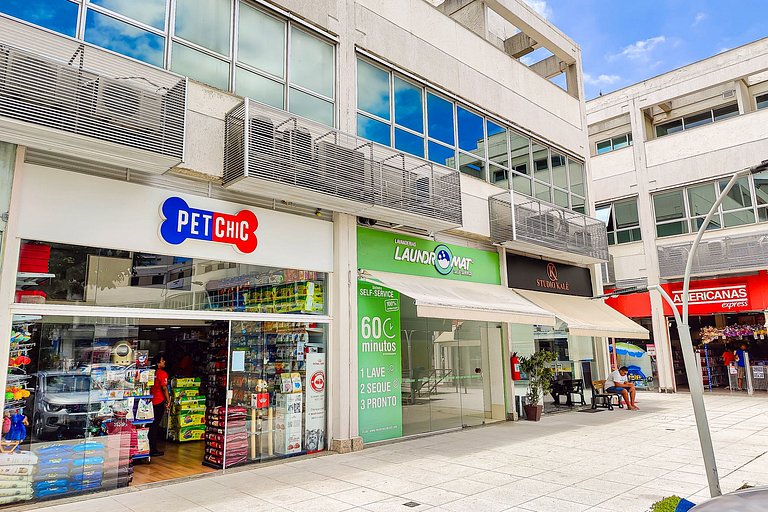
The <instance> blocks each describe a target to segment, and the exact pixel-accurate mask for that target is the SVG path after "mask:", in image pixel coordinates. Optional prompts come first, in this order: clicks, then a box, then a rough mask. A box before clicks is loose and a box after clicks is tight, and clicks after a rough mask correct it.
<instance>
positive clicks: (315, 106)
mask: <svg viewBox="0 0 768 512" xmlns="http://www.w3.org/2000/svg"><path fill="white" fill-rule="evenodd" d="M288 110H289V111H290V112H293V113H294V114H298V115H300V116H303V117H306V118H308V119H312V120H314V121H317V122H318V123H323V124H326V125H328V126H333V119H334V113H333V103H332V102H330V101H326V100H324V99H321V98H318V97H317V96H312V95H311V94H307V93H305V92H303V91H299V90H297V89H294V88H291V90H290V91H288Z"/></svg>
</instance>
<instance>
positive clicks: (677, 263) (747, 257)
mask: <svg viewBox="0 0 768 512" xmlns="http://www.w3.org/2000/svg"><path fill="white" fill-rule="evenodd" d="M691 245H692V242H685V243H680V244H674V245H663V246H660V247H658V256H659V275H660V277H661V278H662V279H671V278H676V277H681V276H682V275H683V274H685V264H686V262H687V261H688V254H689V252H690V250H691ZM766 267H768V232H762V233H755V234H750V235H742V236H725V237H722V238H716V239H713V240H702V242H701V243H700V244H699V248H698V249H697V251H696V254H695V255H694V259H693V269H692V271H691V272H692V273H693V274H696V275H701V274H722V273H727V272H732V271H744V270H754V269H764V268H766Z"/></svg>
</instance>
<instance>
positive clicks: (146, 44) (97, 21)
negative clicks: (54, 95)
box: [85, 9, 226, 88]
mask: <svg viewBox="0 0 768 512" xmlns="http://www.w3.org/2000/svg"><path fill="white" fill-rule="evenodd" d="M85 41H86V42H89V43H93V44H95V45H98V46H101V47H102V48H106V49H108V50H112V51H114V52H117V53H121V54H123V55H127V56H128V57H133V58H134V59H138V60H140V61H143V62H146V63H147V64H152V65H153V66H159V67H162V65H163V55H164V54H165V39H164V38H163V37H161V36H158V35H156V34H153V33H151V32H148V31H146V30H142V29H140V28H136V27H134V26H133V25H129V24H128V23H125V22H123V21H119V20H117V19H115V18H112V17H111V16H107V15H105V14H101V13H98V12H96V11H93V10H90V9H89V10H88V15H87V16H86V20H85ZM225 88H226V83H225Z"/></svg>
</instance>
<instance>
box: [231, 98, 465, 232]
mask: <svg viewBox="0 0 768 512" xmlns="http://www.w3.org/2000/svg"><path fill="white" fill-rule="evenodd" d="M224 186H225V187H228V188H230V189H233V190H240V191H244V192H248V193H252V194H256V195H261V196H267V197H274V198H277V199H281V200H287V201H293V202H296V203H300V204H304V205H309V206H313V207H317V208H324V209H328V210H332V211H339V212H344V213H350V214H354V215H358V216H362V217H368V218H373V219H377V220H380V221H386V222H392V223H395V224H403V225H408V226H413V227H420V228H424V229H429V230H443V229H450V228H455V227H458V226H461V184H460V177H459V173H458V171H456V170H454V169H448V168H446V167H442V166H440V165H437V164H434V163H432V162H428V161H426V160H422V159H420V158H416V157H414V156H411V155H407V154H405V153H401V152H398V151H397V150H394V149H392V148H388V147H384V146H381V145H379V144H376V143H373V142H370V141H368V140H365V139H361V138H359V137H356V136H354V135H349V134H347V133H343V132H340V131H338V130H334V129H331V128H329V127H328V126H325V125H322V124H319V123H315V122H313V121H309V120H307V119H303V118H299V117H296V116H294V115H292V114H291V113H289V112H285V111H283V110H278V109H274V108H270V107H267V106H265V105H262V104H259V103H256V102H254V101H251V100H248V99H246V100H245V101H244V102H243V103H242V104H240V105H239V106H237V107H235V108H234V109H233V110H232V111H230V112H229V114H227V118H226V132H225V151H224Z"/></svg>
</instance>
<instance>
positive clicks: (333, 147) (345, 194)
mask: <svg viewBox="0 0 768 512" xmlns="http://www.w3.org/2000/svg"><path fill="white" fill-rule="evenodd" d="M316 150H317V153H316V154H317V161H316V163H317V167H316V169H315V175H314V176H313V178H312V182H313V183H314V185H315V186H314V187H312V188H315V189H317V190H321V191H324V192H327V193H329V194H332V195H334V196H337V197H340V198H343V199H349V200H352V201H360V202H365V203H372V202H373V176H372V174H373V173H372V170H371V162H370V160H368V159H366V158H365V155H364V154H363V153H361V152H360V151H357V150H355V149H349V148H345V147H343V146H339V145H337V144H331V143H330V142H325V141H321V142H319V143H317V146H316Z"/></svg>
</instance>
